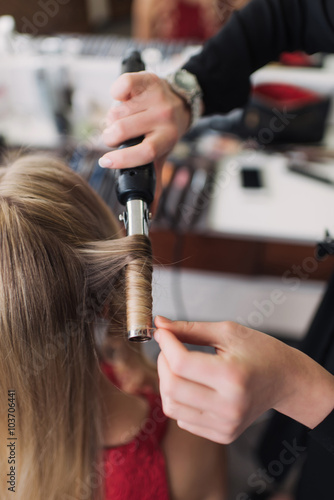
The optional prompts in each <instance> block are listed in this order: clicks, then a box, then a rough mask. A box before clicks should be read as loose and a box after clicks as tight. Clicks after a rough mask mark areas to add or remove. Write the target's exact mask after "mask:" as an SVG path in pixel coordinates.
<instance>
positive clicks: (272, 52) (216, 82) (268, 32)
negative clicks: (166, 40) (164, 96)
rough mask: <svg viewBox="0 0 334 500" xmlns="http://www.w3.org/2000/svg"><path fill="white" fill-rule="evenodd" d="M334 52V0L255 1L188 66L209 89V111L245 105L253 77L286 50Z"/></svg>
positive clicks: (213, 111) (204, 86)
mask: <svg viewBox="0 0 334 500" xmlns="http://www.w3.org/2000/svg"><path fill="white" fill-rule="evenodd" d="M293 50H304V51H306V52H309V53H313V52H318V51H325V52H334V4H333V2H332V1H331V0H324V1H323V2H320V1H318V0H252V1H251V2H250V4H249V5H247V6H246V7H245V8H244V9H242V11H240V12H236V13H234V14H233V16H232V17H231V19H230V21H229V22H228V23H227V25H226V26H225V27H224V28H223V29H222V30H221V31H220V32H219V33H218V34H217V35H216V36H215V37H213V38H212V39H211V40H209V41H208V42H207V44H206V45H205V46H204V49H203V51H202V52H201V53H200V54H199V55H197V56H195V57H193V58H192V59H191V60H190V61H189V62H188V63H187V64H186V65H185V68H186V69H187V70H188V71H190V72H192V73H194V74H196V76H197V78H198V81H199V83H200V85H201V87H202V89H203V93H204V104H205V114H212V113H215V112H227V111H229V110H231V109H233V108H235V107H238V106H242V105H244V104H245V102H246V100H247V97H248V93H249V88H250V84H249V76H250V75H251V74H252V73H253V72H254V71H255V70H257V69H259V68H261V67H262V66H264V65H265V64H267V63H268V62H270V61H273V60H276V59H277V58H278V57H279V55H280V54H281V52H283V51H293Z"/></svg>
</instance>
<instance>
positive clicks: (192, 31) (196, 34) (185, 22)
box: [168, 0, 221, 41]
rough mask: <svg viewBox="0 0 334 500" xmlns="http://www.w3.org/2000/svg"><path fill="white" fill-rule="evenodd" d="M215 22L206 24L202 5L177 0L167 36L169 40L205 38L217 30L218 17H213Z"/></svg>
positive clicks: (199, 39) (200, 39)
mask: <svg viewBox="0 0 334 500" xmlns="http://www.w3.org/2000/svg"><path fill="white" fill-rule="evenodd" d="M208 8H209V6H208ZM215 22H216V24H215V25H212V26H210V25H209V24H208V20H207V17H206V15H205V12H204V11H203V7H201V6H200V5H198V4H191V3H188V2H183V1H182V0H179V1H177V7H176V12H175V15H174V16H173V23H172V25H173V27H172V29H171V32H170V33H169V34H168V38H169V39H171V40H198V41H204V40H207V39H208V38H211V37H212V36H213V35H214V34H215V33H216V32H217V30H218V29H219V26H220V25H221V22H219V19H218V20H217V18H215Z"/></svg>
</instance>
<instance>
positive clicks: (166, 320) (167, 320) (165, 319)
mask: <svg viewBox="0 0 334 500" xmlns="http://www.w3.org/2000/svg"><path fill="white" fill-rule="evenodd" d="M156 318H157V319H160V320H161V321H163V322H164V323H173V321H172V320H171V319H168V318H165V316H156Z"/></svg>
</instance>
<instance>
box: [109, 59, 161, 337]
mask: <svg viewBox="0 0 334 500" xmlns="http://www.w3.org/2000/svg"><path fill="white" fill-rule="evenodd" d="M144 69H145V65H144V63H143V61H142V60H141V57H140V54H139V52H138V51H132V52H131V53H129V54H128V55H127V56H126V57H125V58H124V60H123V62H122V73H132V72H136V71H142V70H144ZM143 140H144V137H143V136H141V137H137V138H134V139H130V140H128V141H126V142H125V143H124V144H122V145H121V146H120V149H123V148H128V147H131V146H135V145H136V144H140V143H141V142H142V141H143ZM115 176H116V193H117V198H118V201H119V202H120V203H121V204H122V205H124V206H125V212H124V213H123V215H122V219H123V221H124V225H125V228H126V233H127V236H132V235H135V234H140V235H144V236H147V237H148V232H149V206H150V204H151V203H152V201H153V199H154V192H155V184H156V179H155V170H154V165H153V163H149V164H147V165H142V166H138V167H135V168H126V169H121V170H116V172H115ZM126 279H127V282H128V290H129V288H130V283H133V282H134V281H135V280H136V276H135V272H134V271H133V270H132V269H131V266H128V268H127V271H126ZM138 279H140V276H139V277H138ZM138 286H139V284H138ZM129 295H130V292H129V291H128V292H127V309H128V312H127V318H128V325H127V330H128V338H129V340H132V341H137V342H144V341H146V340H150V339H151V338H152V312H151V308H147V307H143V306H144V304H140V303H139V302H140V301H141V300H143V298H142V295H141V294H136V297H135V298H134V296H133V295H131V297H130V296H129ZM146 296H147V294H146ZM150 297H151V295H150ZM137 306H138V307H137ZM136 310H138V311H141V313H140V314H139V313H138V314H136V312H135V311H136ZM143 311H146V312H145V313H144V314H143ZM143 316H145V317H143Z"/></svg>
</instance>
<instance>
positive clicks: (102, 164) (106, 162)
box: [99, 156, 112, 168]
mask: <svg viewBox="0 0 334 500" xmlns="http://www.w3.org/2000/svg"><path fill="white" fill-rule="evenodd" d="M99 165H100V167H102V168H106V167H111V165H112V161H111V160H109V158H107V157H106V156H102V158H100V159H99Z"/></svg>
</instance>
